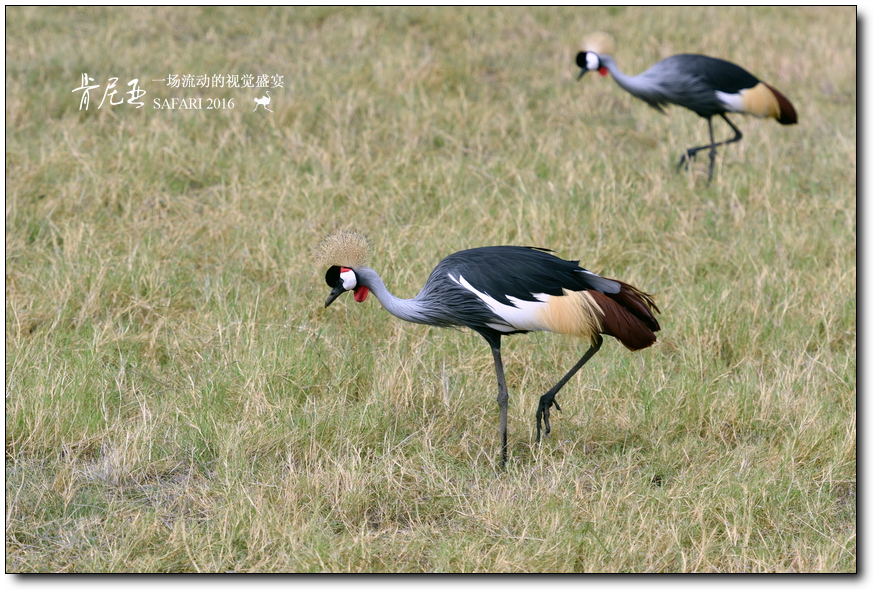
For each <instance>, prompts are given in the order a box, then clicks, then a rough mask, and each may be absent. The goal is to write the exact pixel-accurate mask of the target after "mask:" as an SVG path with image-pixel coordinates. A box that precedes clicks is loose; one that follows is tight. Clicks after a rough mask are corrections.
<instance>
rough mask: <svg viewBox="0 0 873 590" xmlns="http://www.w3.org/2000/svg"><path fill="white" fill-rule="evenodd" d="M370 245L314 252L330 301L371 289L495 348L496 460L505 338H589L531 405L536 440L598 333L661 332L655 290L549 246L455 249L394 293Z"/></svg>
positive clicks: (349, 241) (421, 317)
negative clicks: (373, 261) (408, 291)
mask: <svg viewBox="0 0 873 590" xmlns="http://www.w3.org/2000/svg"><path fill="white" fill-rule="evenodd" d="M367 249H368V242H367V240H366V238H364V237H363V236H361V235H360V234H357V233H355V232H338V233H335V234H332V235H330V236H328V237H327V238H325V240H324V241H323V242H322V243H321V245H320V246H319V247H318V249H317V254H318V257H319V259H320V262H321V263H322V264H325V265H330V268H329V269H328V271H327V274H326V275H325V280H326V281H327V284H328V286H330V287H331V288H332V291H331V292H330V296H329V297H328V298H327V301H325V304H324V306H325V307H327V306H329V305H330V304H331V303H333V301H334V300H335V299H336V298H337V297H339V296H340V295H342V294H343V293H345V292H346V291H352V293H353V294H354V297H355V301H357V302H359V303H360V302H363V301H364V300H365V299H366V298H367V295H368V294H369V293H370V292H371V291H372V293H373V294H374V295H375V296H376V298H377V299H378V300H379V302H380V303H381V304H382V306H383V307H384V308H385V309H387V310H388V311H389V312H390V313H392V314H394V315H395V316H397V317H398V318H400V319H402V320H406V321H409V322H415V323H418V324H427V325H431V326H442V327H460V326H466V327H468V328H470V329H471V330H473V331H475V332H478V333H479V334H481V335H482V337H483V338H485V340H486V342H488V345H489V346H490V347H491V352H492V354H493V355H494V368H495V370H496V372H497V403H498V405H499V407H500V435H501V440H502V446H501V454H500V465H501V467H502V466H504V465H505V464H506V455H507V440H506V421H507V409H508V403H509V394H508V392H507V389H506V380H505V378H504V375H503V361H502V360H501V358H500V339H501V337H502V336H504V335H509V334H524V333H525V332H532V331H536V330H547V331H551V332H557V333H560V334H568V335H571V336H577V337H580V338H583V339H585V340H587V341H588V342H589V343H590V348H589V349H588V351H587V352H586V353H585V354H584V355H583V356H582V358H581V359H580V360H579V362H578V363H576V364H575V365H574V366H573V368H571V369H570V371H569V372H568V373H567V374H566V375H564V377H562V378H561V380H560V381H558V383H557V384H555V386H554V387H552V388H551V389H550V390H549V391H547V392H546V393H545V394H544V395H543V396H542V397H541V398H540V401H539V405H538V407H537V412H536V419H537V439H536V440H537V442H539V441H540V432H541V429H542V423H543V422H544V423H545V434H546V435H548V434H549V432H550V431H551V425H550V424H549V409H550V408H551V406H552V405H554V406H555V409H557V410H559V411H560V409H561V408H560V406H559V405H558V402H557V401H556V400H555V395H556V394H557V393H558V391H560V390H561V388H562V387H563V386H564V385H565V384H566V383H567V381H569V380H570V378H571V377H572V376H573V375H574V374H576V372H577V371H579V369H581V368H582V366H583V365H584V364H585V363H586V362H588V360H589V359H590V358H591V357H592V356H594V354H595V353H596V352H597V351H598V350H599V349H600V346H601V344H602V343H603V338H602V336H601V335H602V334H605V335H608V336H613V337H615V338H616V339H617V340H618V341H619V342H621V343H622V344H624V345H625V346H626V347H627V348H629V349H630V350H640V349H642V348H646V347H648V346H651V345H652V344H653V343H654V342H655V340H656V337H655V332H656V331H658V330H660V326H659V325H658V320H656V319H655V316H654V315H653V313H652V312H653V310H654V311H657V312H659V313H660V310H659V309H658V307H657V306H656V305H655V302H654V301H653V300H652V297H651V296H650V295H648V294H646V293H643V292H642V291H640V290H639V289H637V288H636V287H632V286H631V285H628V284H627V283H623V282H621V281H617V280H615V279H607V278H604V277H601V276H599V275H596V274H594V273H592V272H590V271H587V270H585V269H584V268H582V267H580V266H579V264H578V261H570V260H563V259H561V258H558V257H557V256H554V255H552V254H549V251H548V250H543V249H539V248H528V247H520V246H490V247H485V248H474V249H471V250H463V251H460V252H456V253H454V254H451V255H449V256H447V257H446V258H444V259H443V260H442V261H441V262H440V263H439V264H437V266H436V268H434V270H433V271H432V272H431V275H430V277H429V278H428V279H427V282H426V283H425V285H424V287H422V289H421V292H419V294H418V295H416V296H415V297H413V298H412V299H399V298H397V297H395V296H394V295H393V294H391V292H389V291H388V289H387V288H386V287H385V283H383V282H382V279H381V278H380V277H379V275H378V274H376V271H374V270H373V269H371V268H369V267H367V266H365V262H366V256H367Z"/></svg>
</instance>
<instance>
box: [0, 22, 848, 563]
mask: <svg viewBox="0 0 873 590" xmlns="http://www.w3.org/2000/svg"><path fill="white" fill-rule="evenodd" d="M6 14H7V21H6V58H7V61H6V258H5V261H6V309H5V312H6V322H5V325H6V383H5V385H6V564H7V566H6V567H7V571H14V572H25V571H40V572H47V571H101V572H106V571H161V572H183V571H229V570H232V571H299V572H307V571H452V572H461V571H464V572H481V571H492V572H504V571H537V572H552V571H555V572H557V571H561V572H582V571H586V572H613V571H622V572H640V571H649V572H687V571H754V572H771V571H779V572H785V571H804V572H837V571H840V572H846V571H855V569H856V556H855V551H856V532H855V530H856V525H855V518H856V511H855V500H856V498H855V493H856V463H855V441H856V418H855V416H856V408H855V403H856V402H855V395H856V353H857V347H856V339H857V334H856V312H857V310H856V286H855V285H856V208H855V199H856V192H855V190H856V174H857V170H856V167H857V166H856V131H855V129H856V122H857V121H856V112H855V105H856V98H857V95H856V62H855V50H856V37H855V30H856V20H855V12H854V11H853V10H851V9H848V8H780V9H770V8H751V9H747V8H700V9H694V8H675V9H674V8H668V9H652V8H627V9H624V8H579V9H535V10H528V9H525V10H522V9H498V8H482V9H402V10H401V9H354V8H339V9H330V8H313V9H276V10H272V9H224V8H217V9H207V8H203V9H199V8H198V9H194V8H192V9H176V8H152V9H109V8H106V9H94V8H69V9H67V8H64V9H36V8H9V9H7V13H6ZM593 29H604V30H607V31H609V32H611V33H612V34H614V35H615V36H616V38H617V39H618V48H617V50H616V58H617V60H618V61H619V64H620V65H621V66H622V68H623V69H624V70H625V71H627V72H631V73H637V72H640V71H642V70H643V69H644V68H645V67H647V66H648V65H649V64H651V63H653V62H654V61H655V60H657V59H659V58H661V57H665V56H666V55H669V54H671V53H676V52H681V51H699V52H701V53H707V54H711V55H716V56H721V57H726V58H729V59H732V60H733V61H736V62H738V63H740V64H742V65H743V66H745V67H746V68H748V69H749V70H750V71H752V72H753V73H755V74H756V75H758V76H760V77H761V78H762V79H764V80H767V81H768V82H770V83H771V84H773V85H774V86H775V87H777V88H779V89H780V90H781V91H783V92H784V93H785V94H786V95H787V96H788V97H789V98H791V100H792V101H793V102H794V105H795V107H796V108H797V110H798V114H799V118H800V123H799V125H797V126H795V127H782V126H779V125H777V124H775V123H774V122H772V121H758V120H755V119H750V118H737V119H735V121H736V122H737V123H738V125H739V126H740V128H741V129H742V130H743V132H744V134H745V139H744V140H743V141H742V142H741V143H740V144H739V145H733V146H730V147H728V148H727V149H724V150H722V151H721V152H720V155H719V159H718V161H717V167H716V171H715V177H714V180H713V183H712V186H710V187H707V186H706V184H705V174H706V158H702V159H700V161H699V162H698V163H697V164H696V166H695V167H694V169H693V171H692V172H691V173H690V174H679V175H676V174H673V172H672V166H673V165H674V164H675V161H676V160H677V159H678V156H679V153H680V152H681V150H682V149H683V148H684V147H687V146H690V145H695V144H699V143H701V142H702V141H703V140H704V138H705V135H706V125H705V123H704V122H703V121H702V120H701V119H699V118H698V117H696V116H695V115H693V114H691V113H688V112H685V111H682V110H679V109H672V110H671V111H670V113H669V116H667V117H665V116H663V115H661V114H659V113H657V112H655V111H654V110H652V109H650V108H648V107H647V106H646V105H645V104H643V103H642V102H640V101H637V100H636V99H633V98H631V97H629V96H628V95H626V94H625V93H624V92H623V91H622V90H620V89H619V88H618V87H617V86H616V85H615V83H614V82H613V81H612V80H610V79H602V78H600V77H595V76H590V77H586V78H584V79H583V80H582V81H581V82H578V83H577V82H576V81H575V76H576V73H577V70H576V68H575V67H574V65H573V58H574V56H575V53H576V51H577V50H578V49H579V45H580V43H581V39H582V38H583V36H584V34H585V33H586V32H587V31H590V30H593ZM799 33H800V34H799ZM749 39H754V40H755V42H754V43H750V42H749ZM798 56H804V58H803V59H798ZM823 64H826V67H823ZM83 71H87V72H88V73H89V74H92V75H95V77H96V78H98V83H99V82H101V81H104V83H105V79H106V78H107V77H109V76H118V77H119V79H120V82H121V83H125V82H126V81H127V80H129V79H130V78H134V77H141V78H143V79H150V78H160V77H163V76H165V75H166V74H167V73H188V72H191V73H197V72H199V73H209V74H215V73H231V72H239V73H248V72H251V73H257V72H267V73H277V74H281V75H284V76H285V81H286V86H285V89H284V90H281V89H277V90H276V91H275V92H272V93H271V94H272V98H273V100H272V103H271V105H270V106H271V108H272V109H273V111H275V113H274V114H271V113H267V112H265V111H264V110H263V109H260V108H259V109H258V112H255V113H253V112H252V111H251V108H249V107H250V106H254V105H253V104H252V103H251V98H252V96H250V95H254V94H255V93H254V92H243V91H232V90H224V91H223V92H219V91H217V92H216V94H215V96H217V97H223V98H235V99H236V101H237V102H236V107H235V108H234V109H233V110H229V111H224V112H215V111H212V112H209V111H188V112H181V111H170V112H166V111H156V110H153V109H151V108H147V109H142V110H140V111H137V110H135V109H132V108H130V107H129V106H127V105H125V106H119V107H114V108H112V109H109V108H103V109H100V110H97V109H96V108H95V107H96V101H95V102H93V103H92V106H91V109H90V110H89V111H88V112H84V111H82V112H80V111H79V110H78V99H77V98H76V97H77V95H74V94H72V93H71V92H70V91H71V89H72V88H74V87H75V86H77V85H78V84H79V81H80V80H81V73H82V72H83ZM158 90H159V89H158V88H155V90H154V93H155V95H157V94H159V91H158ZM160 92H161V93H163V92H167V91H166V89H160ZM179 94H183V93H182V92H179ZM190 95H193V96H207V94H206V93H203V92H201V91H197V92H193V93H191V94H190ZM147 98H152V95H149V96H148V97H147ZM93 100H94V98H93V96H92V101H93ZM97 100H99V97H98V99H97ZM722 131H723V130H722ZM336 228H348V229H357V230H359V231H362V232H364V233H366V234H367V236H368V237H369V238H370V239H371V240H372V243H373V250H372V253H371V265H372V266H373V267H374V268H376V269H377V270H379V271H380V272H382V274H383V276H384V278H385V280H386V283H387V284H388V286H389V288H392V289H393V290H394V292H396V293H397V294H398V295H400V296H404V297H409V296H412V295H414V294H415V292H416V290H417V289H418V288H419V287H420V286H421V285H422V284H423V282H424V281H425V279H426V278H427V276H428V273H429V272H430V270H431V269H432V268H433V266H434V265H435V264H436V263H437V262H438V261H439V260H440V259H441V258H442V257H443V256H445V255H447V254H449V253H451V252H453V251H456V250H459V249H463V248H466V247H472V246H480V245H489V244H501V243H513V244H522V245H539V246H545V247H550V248H553V249H555V250H556V251H557V252H558V253H559V254H561V255H563V256H565V257H568V258H570V257H572V258H581V260H582V263H583V265H584V266H586V267H587V268H590V269H591V270H594V271H597V272H603V273H604V274H606V275H609V276H615V277H617V278H621V279H623V280H626V281H628V282H631V283H633V284H635V285H637V286H639V287H640V288H642V289H644V290H646V291H649V292H652V293H654V294H655V296H656V299H657V301H658V304H659V306H660V307H661V308H662V310H663V312H664V313H663V314H662V316H661V317H660V320H661V323H662V326H663V328H664V329H663V331H662V332H661V333H660V334H659V342H658V344H657V345H655V346H654V347H652V348H650V349H647V350H645V351H642V352H639V353H633V354H632V353H629V352H628V351H626V350H624V349H623V348H621V347H620V346H618V345H617V344H616V343H615V342H613V341H611V339H610V341H609V342H607V343H606V344H605V346H604V348H603V350H602V351H601V352H600V353H599V354H598V355H597V356H596V357H595V359H594V360H593V361H592V362H591V363H589V365H588V366H586V367H585V369H584V370H583V372H582V373H581V374H580V375H578V376H577V377H576V378H575V379H574V380H573V381H571V382H570V384H568V386H567V387H566V388H565V389H564V391H563V392H562V393H561V398H560V399H561V400H562V402H561V403H562V407H563V409H564V411H563V413H561V414H559V415H558V416H556V417H555V418H554V420H553V435H552V438H551V439H549V440H547V441H546V442H545V444H543V445H542V446H540V447H536V446H533V444H532V443H533V436H534V428H533V410H534V408H535V401H536V400H537V399H538V397H539V395H541V393H542V392H543V390H544V384H550V383H552V382H554V381H555V380H556V379H557V378H558V377H559V376H560V375H561V374H563V372H564V371H565V370H566V368H567V367H569V366H570V365H571V364H572V363H573V362H575V360H577V358H578V355H579V354H580V352H581V349H582V348H584V344H582V343H579V342H575V341H572V340H569V339H564V338H561V337H558V336H553V335H550V334H535V335H528V336H519V337H516V338H513V339H510V340H509V341H508V342H507V343H506V346H505V347H504V348H505V356H504V361H505V363H506V365H507V379H508V385H509V389H510V444H511V459H510V463H509V465H508V467H507V470H506V472H504V473H501V472H499V471H498V470H497V469H496V461H497V457H498V454H499V449H498V440H497V406H496V403H495V401H494V398H495V395H496V385H495V381H494V376H493V367H492V363H491V357H490V354H489V353H488V349H487V346H486V345H485V343H484V341H482V339H481V338H479V337H478V336H476V335H474V334H469V333H461V332H456V331H447V330H437V329H432V328H427V327H423V326H416V325H411V324H403V323H401V322H400V321H398V320H396V319H395V318H392V317H390V316H389V315H388V314H386V313H385V312H384V311H383V310H381V309H380V308H379V307H378V306H377V305H376V304H375V302H374V301H371V300H368V301H367V302H366V303H365V304H363V305H357V304H355V303H354V302H353V301H351V300H350V299H348V300H344V301H338V302H337V303H336V304H334V305H333V306H331V307H330V308H329V309H327V310H325V309H323V302H324V299H325V298H326V296H327V293H328V288H327V287H326V285H325V284H324V281H323V278H322V277H323V272H324V270H325V269H323V268H318V267H317V266H316V265H315V264H314V261H313V259H312V257H311V250H312V247H313V245H314V244H316V243H317V242H318V241H319V240H320V239H321V238H322V237H323V236H324V235H326V234H327V233H328V232H329V231H331V230H333V229H336Z"/></svg>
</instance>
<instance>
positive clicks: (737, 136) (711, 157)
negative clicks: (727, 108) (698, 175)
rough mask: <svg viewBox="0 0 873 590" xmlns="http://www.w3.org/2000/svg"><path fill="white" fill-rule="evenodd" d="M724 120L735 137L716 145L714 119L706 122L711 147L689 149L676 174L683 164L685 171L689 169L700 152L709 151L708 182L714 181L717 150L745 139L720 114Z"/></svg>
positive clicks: (681, 159) (734, 126) (702, 146)
mask: <svg viewBox="0 0 873 590" xmlns="http://www.w3.org/2000/svg"><path fill="white" fill-rule="evenodd" d="M719 115H720V116H721V118H722V119H724V121H725V123H727V124H728V125H730V126H731V129H733V130H734V136H733V138H732V139H728V140H726V141H720V142H718V143H715V136H714V135H713V133H712V117H710V118H709V119H707V120H706V122H707V123H708V124H709V145H700V146H697V147H692V148H688V149H687V150H685V153H684V154H682V157H681V158H679V164H677V165H676V172H679V170H680V169H681V168H682V164H685V169H686V170H687V169H688V162H690V161H691V158H693V157H694V156H695V154H697V152H699V151H700V150H705V149H709V179H708V181H707V182H709V181H712V168H713V165H714V164H715V148H716V147H717V146H720V145H727V144H729V143H734V142H735V141H739V140H741V139H742V138H743V134H742V132H740V130H739V129H737V126H736V125H734V124H733V123H731V120H730V119H728V118H727V117H726V116H725V114H724V113H719Z"/></svg>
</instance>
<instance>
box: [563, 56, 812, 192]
mask: <svg viewBox="0 0 873 590" xmlns="http://www.w3.org/2000/svg"><path fill="white" fill-rule="evenodd" d="M576 65H578V66H579V67H580V68H582V72H581V73H580V74H579V79H581V78H582V76H584V75H585V72H588V71H595V70H596V71H599V72H600V74H601V75H603V76H605V75H606V73H607V72H609V73H610V74H612V76H613V78H615V81H616V82H617V83H618V85H619V86H621V87H622V88H624V89H625V90H627V91H628V92H630V93H631V94H633V95H634V96H636V97H637V98H640V99H642V100H644V101H646V102H647V103H649V104H650V105H651V106H653V107H654V108H656V109H658V110H659V111H661V112H662V113H663V112H664V110H663V108H662V106H663V105H666V104H676V105H679V106H682V107H685V108H686V109H690V110H692V111H694V112H695V113H697V114H698V115H700V116H701V117H703V118H704V119H706V122H707V124H708V125H709V144H707V145H702V146H698V147H692V148H688V149H687V150H686V151H685V153H684V154H682V158H680V160H679V164H678V165H677V166H676V170H677V171H678V170H679V169H680V168H681V167H682V164H685V166H686V168H687V166H688V161H689V160H690V159H691V158H693V157H694V155H695V154H696V153H697V152H698V151H700V150H705V149H709V176H708V177H707V182H709V181H712V168H713V165H714V163H715V148H716V147H717V146H720V145H724V144H728V143H733V142H735V141H739V140H740V139H742V138H743V134H742V133H741V132H740V130H739V129H738V128H737V127H736V126H735V125H734V124H733V123H731V121H730V119H728V118H727V116H726V115H725V113H729V112H730V113H744V114H748V115H755V116H756V117H773V118H774V119H776V120H777V121H779V122H780V123H781V124H783V125H793V124H795V123H797V113H796V112H795V111H794V107H793V106H792V105H791V103H790V102H789V101H788V99H787V98H785V95H783V94H782V93H781V92H779V91H778V90H776V89H775V88H773V87H772V86H770V85H769V84H767V83H766V82H761V81H760V80H758V78H756V77H755V76H753V75H752V74H750V73H749V72H747V71H746V70H744V69H743V68H741V67H740V66H738V65H736V64H733V63H731V62H729V61H725V60H723V59H717V58H714V57H707V56H705V55H695V54H688V53H683V54H680V55H673V56H670V57H667V58H665V59H663V60H661V61H659V62H658V63H656V64H655V65H653V66H652V67H650V68H649V69H648V70H646V71H645V72H643V73H642V74H640V75H638V76H628V75H626V74H624V73H622V71H621V70H619V69H618V66H617V65H616V64H615V60H614V59H613V58H612V56H610V55H608V54H606V53H598V52H595V51H580V52H579V53H578V54H577V55H576ZM713 115H719V116H721V118H722V119H724V120H725V122H726V123H727V124H728V125H730V127H731V129H733V130H734V137H733V138H732V139H729V140H727V141H720V142H718V143H716V141H715V138H714V136H713V134H712V116H713Z"/></svg>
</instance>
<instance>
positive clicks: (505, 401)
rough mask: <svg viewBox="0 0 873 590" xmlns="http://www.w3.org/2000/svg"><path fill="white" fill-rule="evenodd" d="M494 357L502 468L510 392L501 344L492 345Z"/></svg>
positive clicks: (505, 446)
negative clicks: (505, 374)
mask: <svg viewBox="0 0 873 590" xmlns="http://www.w3.org/2000/svg"><path fill="white" fill-rule="evenodd" d="M491 353H492V354H493V355H494V370H495V371H497V405H498V406H500V438H501V446H500V468H501V469H502V468H503V467H505V466H506V451H507V448H508V445H507V442H506V422H507V412H508V411H509V392H508V391H507V390H506V378H505V377H504V376H503V361H502V360H501V359H500V342H499V341H498V342H497V344H496V345H495V344H492V345H491Z"/></svg>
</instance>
